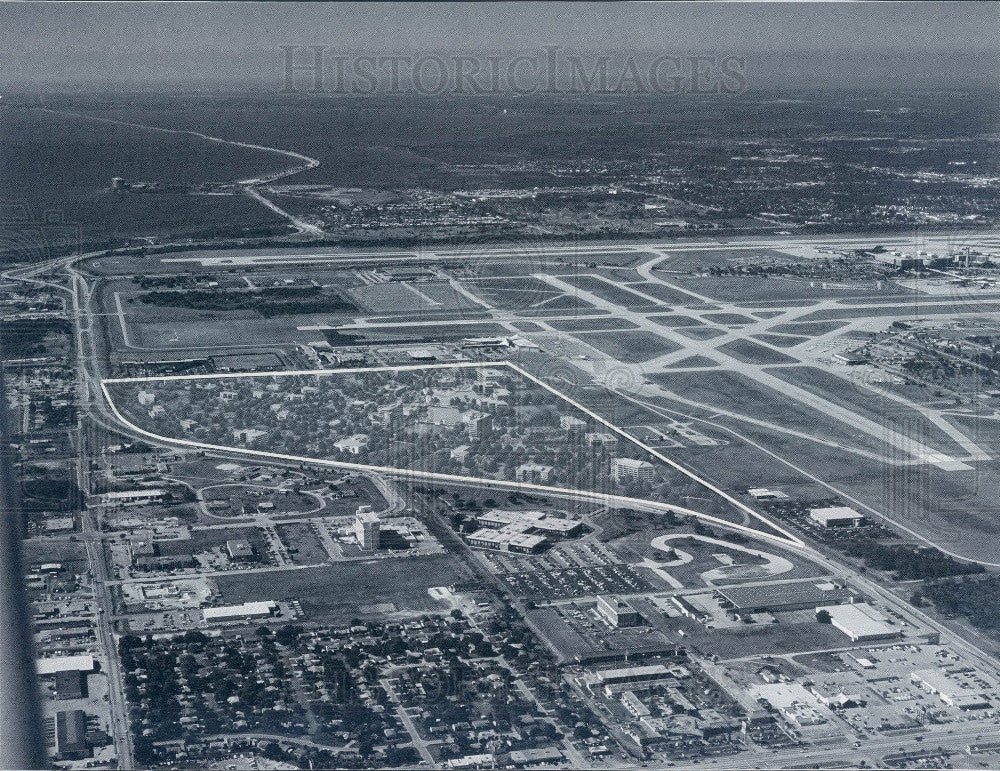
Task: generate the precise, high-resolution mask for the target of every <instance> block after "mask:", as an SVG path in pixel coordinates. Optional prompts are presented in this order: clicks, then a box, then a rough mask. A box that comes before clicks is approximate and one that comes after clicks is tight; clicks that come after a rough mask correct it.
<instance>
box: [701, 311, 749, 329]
mask: <svg viewBox="0 0 1000 771" xmlns="http://www.w3.org/2000/svg"><path fill="white" fill-rule="evenodd" d="M705 318H706V319H708V320H709V321H714V322H715V323H716V324H725V325H726V326H728V327H739V326H743V325H745V324H753V323H754V321H756V319H753V318H751V317H750V316H743V315H741V314H739V313H706V314H705Z"/></svg>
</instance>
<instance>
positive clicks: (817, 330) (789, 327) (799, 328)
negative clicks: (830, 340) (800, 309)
mask: <svg viewBox="0 0 1000 771" xmlns="http://www.w3.org/2000/svg"><path fill="white" fill-rule="evenodd" d="M843 326H845V324H844V322H842V321H806V322H802V323H798V322H792V323H790V324H777V325H776V326H773V327H771V331H772V332H780V333H782V334H791V335H806V336H807V337H813V336H815V335H824V334H826V333H827V332H833V331H834V330H837V329H840V328H841V327H843Z"/></svg>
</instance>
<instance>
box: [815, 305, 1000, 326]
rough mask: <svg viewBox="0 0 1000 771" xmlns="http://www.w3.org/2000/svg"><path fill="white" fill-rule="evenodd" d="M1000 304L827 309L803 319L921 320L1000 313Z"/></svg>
mask: <svg viewBox="0 0 1000 771" xmlns="http://www.w3.org/2000/svg"><path fill="white" fill-rule="evenodd" d="M998 312H1000V303H984V302H956V303H951V304H947V305H945V304H940V303H931V302H930V301H924V302H920V303H910V304H908V305H882V306H872V307H865V308H861V309H855V308H826V309H824V310H819V311H814V312H812V313H809V314H807V315H805V316H803V317H802V319H801V320H802V321H803V322H810V321H835V320H837V319H858V318H861V319H865V318H871V317H873V316H903V317H909V318H920V317H921V316H940V315H947V314H949V313H984V314H986V313H998Z"/></svg>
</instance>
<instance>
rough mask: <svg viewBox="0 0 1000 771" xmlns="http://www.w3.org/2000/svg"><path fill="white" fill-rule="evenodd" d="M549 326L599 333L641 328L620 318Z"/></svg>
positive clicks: (571, 321) (564, 329) (561, 322)
mask: <svg viewBox="0 0 1000 771" xmlns="http://www.w3.org/2000/svg"><path fill="white" fill-rule="evenodd" d="M549 326H551V327H552V328H553V329H558V330H559V331H560V332H599V331H602V330H608V329H615V330H623V329H638V328H639V326H638V325H637V324H633V323H632V322H631V321H626V320H625V319H618V318H594V319H571V320H569V321H561V320H559V319H553V320H552V321H550V322H549ZM529 331H530V330H529Z"/></svg>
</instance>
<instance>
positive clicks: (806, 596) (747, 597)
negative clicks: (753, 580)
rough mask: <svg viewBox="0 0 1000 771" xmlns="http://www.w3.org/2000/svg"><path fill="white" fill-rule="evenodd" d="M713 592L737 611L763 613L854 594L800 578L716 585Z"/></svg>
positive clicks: (826, 602)
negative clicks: (717, 586) (764, 582)
mask: <svg viewBox="0 0 1000 771" xmlns="http://www.w3.org/2000/svg"><path fill="white" fill-rule="evenodd" d="M716 595H717V596H718V597H719V598H720V599H722V600H724V601H725V602H726V603H728V604H729V605H731V606H732V607H733V610H735V611H736V612H737V613H765V612H772V613H774V612H781V611H788V610H804V609H806V608H815V607H817V606H818V605H838V604H840V603H843V602H848V601H849V600H850V599H851V598H852V597H853V596H854V595H853V593H852V592H851V591H850V590H849V589H847V588H845V587H843V586H838V585H836V584H833V583H830V582H823V583H814V582H812V581H801V582H798V583H789V584H763V585H760V586H753V585H750V584H743V585H740V586H729V587H726V588H725V589H717V590H716Z"/></svg>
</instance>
